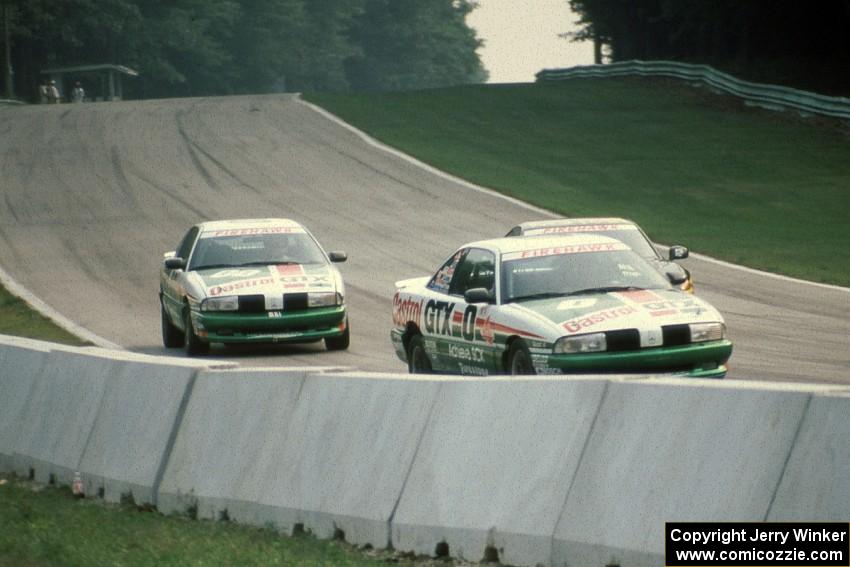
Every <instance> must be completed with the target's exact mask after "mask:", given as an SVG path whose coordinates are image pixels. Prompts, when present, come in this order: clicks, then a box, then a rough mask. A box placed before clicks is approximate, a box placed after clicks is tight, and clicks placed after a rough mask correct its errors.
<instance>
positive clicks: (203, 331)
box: [159, 219, 350, 355]
mask: <svg viewBox="0 0 850 567" xmlns="http://www.w3.org/2000/svg"><path fill="white" fill-rule="evenodd" d="M346 259H347V256H346V254H345V253H344V252H330V253H326V252H325V251H324V250H323V249H322V247H321V246H320V245H319V243H318V242H317V241H316V239H315V238H314V237H313V235H312V234H310V232H309V231H308V230H307V229H306V228H304V227H303V226H301V225H300V224H298V223H297V222H295V221H292V220H289V219H248V220H226V221H213V222H204V223H201V224H197V225H195V226H193V227H192V228H191V229H189V231H188V232H187V233H186V235H185V236H184V237H183V240H182V241H181V243H180V246H179V247H178V248H177V250H176V251H173V252H166V253H165V254H164V259H163V264H162V269H161V271H160V293H159V297H160V303H161V311H162V342H163V344H164V345H165V346H166V347H168V348H174V347H179V346H183V347H185V349H186V351H187V352H188V353H189V354H190V355H195V354H203V353H205V352H206V351H208V350H209V346H210V343H225V344H228V343H231V344H233V343H276V342H313V341H318V340H322V339H324V341H325V346H326V347H327V348H328V350H343V349H346V348H348V345H349V340H350V329H349V325H348V319H347V317H346V305H345V288H344V285H343V281H342V276H341V275H340V273H339V270H337V268H336V267H335V266H334V265H333V264H332V263H333V262H344V261H345V260H346Z"/></svg>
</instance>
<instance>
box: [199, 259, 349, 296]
mask: <svg viewBox="0 0 850 567" xmlns="http://www.w3.org/2000/svg"><path fill="white" fill-rule="evenodd" d="M192 273H193V275H194V279H195V282H196V284H197V285H198V287H200V289H201V290H202V291H203V293H204V295H205V296H206V297H221V296H226V295H256V294H262V295H269V296H271V295H273V296H281V295H283V294H287V293H304V292H318V291H340V292H341V290H338V289H337V282H336V277H335V274H334V272H333V271H332V268H331V267H330V266H328V265H325V264H281V265H270V266H250V267H242V268H213V269H208V270H196V271H194V272H192Z"/></svg>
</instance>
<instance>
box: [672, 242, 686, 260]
mask: <svg viewBox="0 0 850 567" xmlns="http://www.w3.org/2000/svg"><path fill="white" fill-rule="evenodd" d="M689 254H690V251H689V250H688V249H687V247H685V246H678V245H676V246H671V247H670V252H669V258H670V260H671V261H673V262H675V261H676V260H684V259H685V258H687V257H688V255H689Z"/></svg>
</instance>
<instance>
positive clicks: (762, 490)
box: [552, 379, 847, 567]
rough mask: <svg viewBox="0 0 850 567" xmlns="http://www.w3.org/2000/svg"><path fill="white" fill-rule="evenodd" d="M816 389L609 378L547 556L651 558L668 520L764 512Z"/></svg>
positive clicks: (579, 561) (659, 557) (598, 562)
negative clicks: (612, 380)
mask: <svg viewBox="0 0 850 567" xmlns="http://www.w3.org/2000/svg"><path fill="white" fill-rule="evenodd" d="M814 389H816V387H814ZM812 390H813V387H812V386H799V387H798V386H792V385H777V384H757V383H752V382H732V381H724V382H713V381H702V380H699V381H687V380H674V379H654V380H651V381H650V380H646V381H642V382H635V383H612V384H611V385H610V387H609V389H608V392H607V393H606V396H605V399H604V400H603V402H602V407H601V408H600V413H599V417H598V419H597V421H596V423H595V425H594V427H593V430H592V432H591V434H590V438H589V440H588V445H587V449H586V451H585V454H584V457H583V458H582V462H581V465H580V466H579V468H578V471H577V473H576V478H575V481H574V483H573V486H572V488H571V489H570V493H569V495H568V497H567V500H566V504H565V506H564V510H563V513H562V516H561V519H560V521H559V523H558V527H557V529H556V531H555V542H554V545H553V557H552V559H553V563H554V564H555V565H584V566H588V567H593V566H599V567H602V566H604V565H608V564H618V565H629V566H630V567H631V566H643V565H647V566H650V565H651V566H657V565H661V564H663V553H664V523H665V522H667V521H721V520H727V521H763V520H764V519H765V518H766V516H767V513H768V509H769V507H770V503H771V500H772V498H773V495H774V493H775V492H776V489H777V486H778V485H779V481H780V478H781V476H782V471H783V469H784V466H785V463H786V461H787V459H788V458H789V455H790V454H791V450H792V447H793V445H794V442H795V438H796V435H797V431H798V429H799V427H800V424H801V421H802V419H803V416H804V413H805V412H806V408H807V406H808V403H809V399H810V397H811V395H812ZM845 512H847V511H845ZM845 517H846V516H845Z"/></svg>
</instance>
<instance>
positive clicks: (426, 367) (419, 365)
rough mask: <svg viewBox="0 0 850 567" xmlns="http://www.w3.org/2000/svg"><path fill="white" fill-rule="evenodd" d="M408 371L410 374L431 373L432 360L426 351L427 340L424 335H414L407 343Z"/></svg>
mask: <svg viewBox="0 0 850 567" xmlns="http://www.w3.org/2000/svg"><path fill="white" fill-rule="evenodd" d="M407 371H408V372H409V373H410V374H431V373H432V372H433V371H434V370H433V369H432V368H431V360H430V359H429V358H428V353H427V352H425V340H424V339H423V338H422V335H419V334H417V335H413V337H411V339H410V343H409V344H408V345H407Z"/></svg>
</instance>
